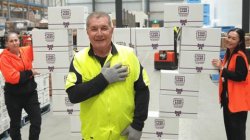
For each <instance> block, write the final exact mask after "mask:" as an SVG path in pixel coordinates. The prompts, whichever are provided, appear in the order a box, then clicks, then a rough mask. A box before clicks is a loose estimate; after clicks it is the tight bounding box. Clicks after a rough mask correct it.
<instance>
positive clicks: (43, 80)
mask: <svg viewBox="0 0 250 140" xmlns="http://www.w3.org/2000/svg"><path fill="white" fill-rule="evenodd" d="M35 81H36V83H37V91H40V90H44V89H46V88H49V73H42V74H39V75H36V76H35Z"/></svg>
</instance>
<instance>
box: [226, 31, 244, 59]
mask: <svg viewBox="0 0 250 140" xmlns="http://www.w3.org/2000/svg"><path fill="white" fill-rule="evenodd" d="M230 32H236V33H237V34H238V35H239V39H240V41H239V44H238V46H236V48H235V49H234V51H233V52H232V54H233V53H236V52H238V51H239V50H241V51H242V52H243V53H246V44H245V32H244V31H243V30H242V29H240V28H233V29H230V30H229V31H228V32H227V34H229V33H230ZM229 56H230V51H229V49H227V51H226V57H229Z"/></svg>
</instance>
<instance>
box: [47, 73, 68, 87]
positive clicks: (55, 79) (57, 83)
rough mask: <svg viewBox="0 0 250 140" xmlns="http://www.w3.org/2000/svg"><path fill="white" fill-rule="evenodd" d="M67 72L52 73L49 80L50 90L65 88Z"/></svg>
mask: <svg viewBox="0 0 250 140" xmlns="http://www.w3.org/2000/svg"><path fill="white" fill-rule="evenodd" d="M67 75H68V73H52V74H51V82H52V90H58V89H62V90H64V89H65V83H66V79H67Z"/></svg>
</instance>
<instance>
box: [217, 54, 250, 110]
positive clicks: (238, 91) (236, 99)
mask: <svg viewBox="0 0 250 140" xmlns="http://www.w3.org/2000/svg"><path fill="white" fill-rule="evenodd" d="M237 56H241V57H243V58H244V60H245V62H246V66H247V68H248V61H247V57H246V55H245V54H244V53H243V52H242V51H238V52H237V53H236V54H233V55H232V58H231V60H230V62H229V65H228V70H230V71H235V67H236V59H237ZM226 61H227V60H225V59H224V60H223V63H222V66H224V65H225V64H226ZM221 74H222V71H221V72H220V79H219V98H220V101H221V94H222V88H223V87H222V77H221ZM227 84H228V86H227V88H228V91H227V92H228V100H229V103H228V108H229V110H230V111H231V112H240V111H247V110H249V109H250V92H249V88H250V73H249V72H248V75H247V78H246V80H245V81H233V80H230V79H228V80H227Z"/></svg>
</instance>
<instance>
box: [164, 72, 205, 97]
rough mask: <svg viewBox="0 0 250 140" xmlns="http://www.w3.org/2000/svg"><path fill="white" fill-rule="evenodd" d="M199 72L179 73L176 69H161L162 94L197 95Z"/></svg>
mask: <svg viewBox="0 0 250 140" xmlns="http://www.w3.org/2000/svg"><path fill="white" fill-rule="evenodd" d="M199 84H200V76H199V74H185V73H179V72H178V70H174V71H172V70H161V85H160V90H161V93H163V94H170V95H180V96H181V95H183V96H199Z"/></svg>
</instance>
